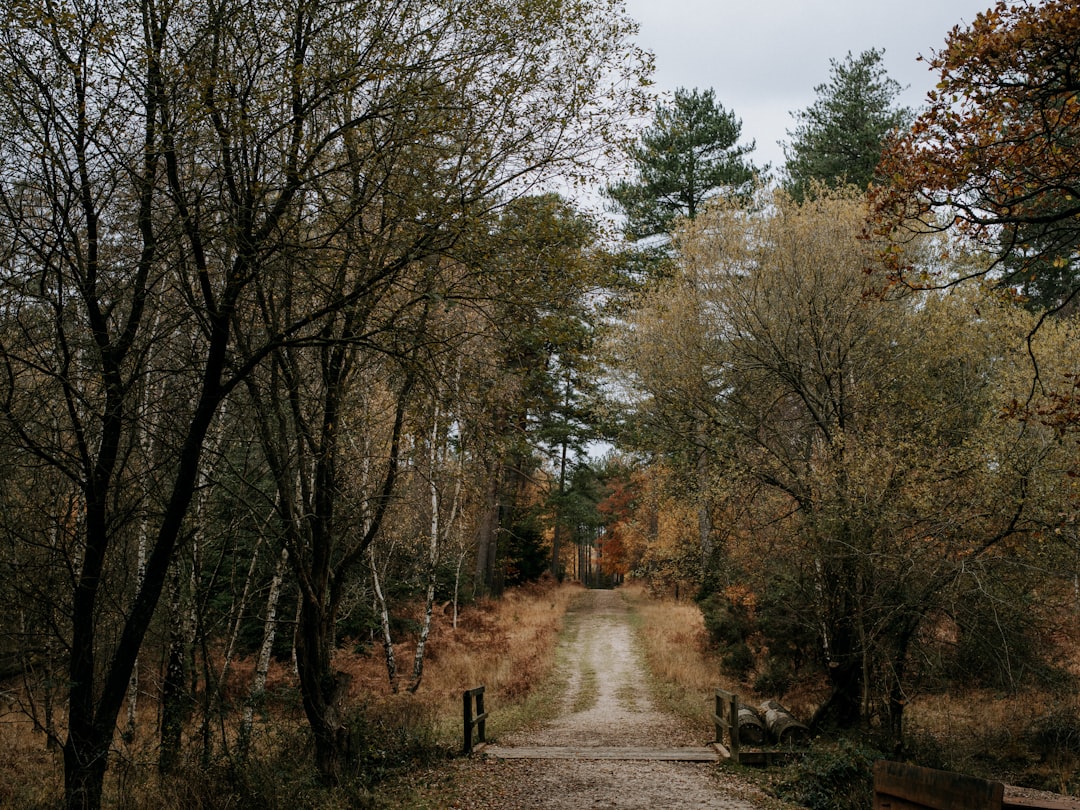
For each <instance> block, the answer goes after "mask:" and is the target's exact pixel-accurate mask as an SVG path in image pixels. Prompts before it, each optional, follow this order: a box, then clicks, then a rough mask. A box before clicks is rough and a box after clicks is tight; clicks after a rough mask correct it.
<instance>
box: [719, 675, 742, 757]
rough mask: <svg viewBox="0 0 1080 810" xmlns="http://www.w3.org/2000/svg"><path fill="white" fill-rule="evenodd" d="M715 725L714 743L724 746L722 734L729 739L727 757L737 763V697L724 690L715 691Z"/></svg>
mask: <svg viewBox="0 0 1080 810" xmlns="http://www.w3.org/2000/svg"><path fill="white" fill-rule="evenodd" d="M713 723H714V724H715V725H716V742H717V743H718V744H719V745H721V746H723V745H724V733H725V732H727V736H728V737H729V738H730V741H729V744H728V746H727V748H728V756H730V757H731V761H732V762H734V763H736V764H737V763H738V762H739V696H738V695H736V694H735V693H734V692H728V691H727V690H724V689H717V690H716V710H715V711H714V712H713Z"/></svg>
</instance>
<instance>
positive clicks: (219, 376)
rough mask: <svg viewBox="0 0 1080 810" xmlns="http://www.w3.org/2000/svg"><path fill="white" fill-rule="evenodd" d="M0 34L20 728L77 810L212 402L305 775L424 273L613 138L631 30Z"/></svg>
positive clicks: (369, 25) (209, 431)
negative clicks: (239, 483) (310, 733)
mask: <svg viewBox="0 0 1080 810" xmlns="http://www.w3.org/2000/svg"><path fill="white" fill-rule="evenodd" d="M3 23H4V24H3V26H2V32H3V33H2V34H0V66H2V71H0V72H2V73H3V76H4V80H3V82H2V83H0V126H2V127H3V131H4V136H5V137H4V138H3V139H0V142H2V146H0V167H2V176H0V233H2V243H3V248H2V252H0V318H2V324H0V367H2V373H0V374H2V376H0V416H2V418H3V430H2V431H0V441H2V442H3V444H4V450H5V453H6V455H7V456H8V457H9V458H10V459H11V460H12V461H13V462H14V463H15V465H16V467H17V468H18V469H19V470H21V471H22V473H21V477H20V478H19V479H17V480H16V481H14V483H17V484H18V486H17V488H16V489H15V491H13V492H5V498H6V506H7V507H8V508H7V509H6V510H5V512H4V518H3V520H4V524H5V525H4V534H3V536H4V538H5V542H6V543H8V545H7V547H6V556H5V559H6V560H9V561H10V560H20V561H25V563H26V565H25V567H23V566H22V565H21V564H20V566H19V570H20V571H33V570H37V571H41V572H49V574H48V575H49V577H50V578H51V579H50V581H48V582H46V580H41V582H40V583H37V584H34V585H33V586H32V587H31V586H30V584H29V583H23V585H22V586H21V587H24V588H25V589H26V592H27V594H28V595H35V596H36V597H39V598H40V599H41V600H43V601H42V602H41V603H40V604H39V605H38V606H35V608H34V610H33V611H28V612H27V613H26V615H25V618H26V620H27V622H28V625H27V626H28V628H30V626H31V625H32V630H33V633H34V638H36V639H48V641H47V642H45V643H47V645H49V646H48V649H49V650H50V651H51V652H50V655H52V654H53V652H55V653H56V654H55V656H53V657H51V658H49V659H48V660H50V662H51V663H50V665H49V666H50V667H51V669H50V673H49V678H50V682H52V683H56V682H62V683H64V684H66V687H65V688H64V689H63V690H61V691H62V692H65V693H66V694H63V695H62V697H63V699H65V700H66V709H67V711H66V713H65V721H66V722H65V725H64V726H59V725H52V723H51V721H49V720H47V721H46V723H45V725H46V726H49V727H50V728H49V732H50V733H52V734H54V735H56V736H57V737H58V738H59V737H60V736H62V737H63V747H64V770H65V790H66V803H67V805H68V806H69V807H73V808H74V807H87V808H95V807H98V806H100V804H101V802H102V788H103V783H104V775H105V771H106V768H107V764H108V759H109V752H110V748H111V745H112V741H113V736H114V732H115V728H116V721H117V717H118V714H119V712H120V709H121V706H122V704H123V702H124V700H125V698H126V697H127V695H128V694H129V683H130V677H131V675H132V673H133V671H134V668H135V661H136V658H137V656H138V655H139V651H140V649H141V647H142V646H143V642H144V640H145V639H146V638H147V634H148V632H149V631H150V630H151V627H152V625H153V622H154V617H155V615H156V614H157V612H158V606H159V602H160V601H161V597H162V595H163V593H165V591H166V588H167V587H169V582H170V579H171V578H173V577H174V576H175V575H176V573H177V569H176V567H175V566H176V562H177V560H178V558H179V555H180V554H181V552H182V551H185V550H193V549H194V548H195V547H196V544H197V543H198V542H200V541H199V538H200V537H202V536H204V535H203V534H202V533H203V532H204V530H205V528H206V525H205V523H204V521H205V520H206V516H207V515H208V514H210V512H209V511H203V507H206V508H207V510H209V509H210V508H212V506H213V504H209V503H207V502H206V500H205V498H206V497H207V494H208V493H209V491H210V490H209V479H208V477H207V476H209V475H211V474H212V470H210V469H209V468H208V465H207V461H208V456H209V455H211V454H214V457H215V458H217V455H216V454H217V452H218V450H219V448H221V449H222V452H224V451H225V450H227V449H230V448H232V449H234V446H233V445H231V443H230V442H229V441H228V436H225V437H224V438H220V437H219V436H218V431H221V430H225V429H228V428H231V427H232V426H233V425H234V424H236V423H235V422H233V421H232V420H233V417H234V415H233V414H232V413H231V411H230V410H229V408H228V407H227V406H226V403H227V402H233V401H236V402H237V403H239V402H242V401H244V400H242V399H241V394H244V395H245V396H248V397H250V398H249V399H248V400H247V402H259V403H261V406H260V407H258V408H256V409H255V410H254V411H253V414H254V415H257V416H258V417H259V420H258V421H259V423H260V427H261V429H262V437H263V441H262V447H263V449H264V451H265V456H266V458H267V459H268V460H269V459H271V457H274V458H273V460H274V461H275V463H274V464H271V465H269V467H268V468H266V469H269V470H270V471H271V472H272V473H273V476H274V481H273V487H272V488H271V489H267V488H264V487H265V485H266V484H267V481H266V480H265V478H261V477H260V476H255V477H254V479H255V480H258V481H259V484H260V485H261V486H260V489H259V493H260V494H262V495H263V496H267V499H266V501H264V502H263V503H262V504H261V507H260V509H261V511H262V513H263V514H264V515H265V514H266V508H267V507H268V506H270V505H272V506H273V508H274V511H275V514H276V516H277V517H278V518H279V519H280V522H279V523H277V528H279V529H280V530H281V532H280V534H275V536H276V537H281V538H284V539H285V542H286V547H287V550H288V553H289V556H288V561H289V564H290V565H291V566H292V572H293V574H294V575H295V576H296V583H297V584H298V585H299V590H300V597H299V598H300V624H301V626H302V628H303V632H301V633H300V635H299V643H298V645H297V658H298V662H299V663H300V665H301V671H302V672H303V677H302V679H301V683H302V691H303V693H304V701H305V708H306V709H307V713H308V718H309V720H310V721H311V724H312V727H313V729H314V731H315V738H316V748H317V752H318V756H317V759H318V762H319V765H320V768H321V770H322V775H323V777H324V778H325V779H326V780H327V781H331V782H332V781H334V780H335V779H336V778H338V776H339V775H340V774H341V766H342V762H343V760H342V755H343V751H344V742H345V734H344V730H343V726H342V725H341V723H340V717H335V715H334V711H335V709H334V707H335V703H334V700H335V696H337V695H339V693H340V685H341V684H340V680H339V679H338V677H337V674H336V673H335V672H334V670H333V667H332V663H331V661H330V656H329V647H328V645H332V643H333V638H334V622H335V615H336V614H335V605H336V604H338V603H339V601H340V599H341V597H342V589H343V588H344V587H345V586H346V582H347V581H348V579H349V578H350V573H351V572H353V571H354V570H355V567H356V566H355V563H356V561H357V559H358V558H359V555H360V554H361V553H362V552H363V550H364V549H365V547H367V546H368V545H369V544H370V543H371V541H372V539H373V537H374V534H375V533H376V532H377V531H378V527H379V524H380V517H381V516H382V515H383V514H384V510H386V509H388V508H389V507H388V503H389V501H390V496H391V495H392V494H393V490H394V486H395V480H396V472H395V470H396V469H397V468H398V465H399V464H400V459H401V452H402V448H401V444H400V442H401V440H402V437H403V425H404V422H405V420H406V417H407V416H409V415H410V414H411V413H412V411H411V410H410V409H412V408H414V407H415V399H414V398H413V397H414V394H415V393H416V392H417V391H418V390H420V389H419V387H418V381H419V380H420V379H421V375H422V371H423V370H424V364H425V363H426V362H427V360H428V357H429V352H428V349H429V347H430V342H431V340H432V335H431V333H430V330H429V324H430V323H431V322H432V318H433V314H434V313H435V311H436V310H437V309H438V308H439V307H440V306H443V304H442V303H441V302H442V301H445V300H446V298H445V290H446V284H445V281H444V279H445V276H444V275H443V273H444V271H445V270H446V268H447V267H448V266H449V265H450V264H451V263H452V261H451V260H452V259H453V257H454V255H455V252H461V247H462V245H463V244H465V243H466V242H467V241H468V240H475V239H485V238H488V237H489V236H490V233H488V234H485V232H484V227H483V223H485V222H487V221H489V217H490V212H491V211H493V210H495V209H497V208H499V207H500V206H501V205H503V204H505V203H506V201H507V200H509V199H511V198H513V197H514V196H519V195H521V194H523V193H525V192H526V191H527V190H528V188H529V184H530V183H531V182H533V181H534V180H536V179H537V178H538V177H541V176H543V175H544V174H545V173H548V172H551V171H555V170H556V169H558V170H560V171H562V170H565V171H570V172H574V171H578V170H580V169H581V167H582V166H583V165H585V163H587V161H588V159H589V158H590V156H592V155H594V154H595V153H596V151H597V150H598V149H600V148H601V147H602V145H603V144H604V143H605V142H606V141H609V140H610V139H611V138H612V137H613V134H612V133H613V129H612V128H613V127H616V126H617V125H618V120H619V111H620V110H624V109H625V108H626V105H627V104H628V103H630V102H631V101H632V99H631V98H630V96H632V95H633V91H630V93H629V96H628V95H627V93H626V92H625V91H624V90H622V89H620V88H622V87H629V86H635V82H634V81H633V74H634V73H635V72H636V71H637V69H638V62H637V60H636V57H635V50H634V49H633V47H632V46H631V45H629V44H628V43H627V41H626V39H625V38H626V36H627V34H628V33H629V32H630V29H631V24H630V23H629V22H628V21H627V20H626V18H625V17H624V16H622V15H621V13H619V10H618V8H614V9H613V8H612V7H611V5H610V4H607V3H592V2H591V1H590V0H581V1H580V2H577V1H575V2H571V3H569V4H563V5H562V6H560V9H559V13H553V12H552V10H551V7H550V5H549V4H547V3H539V2H531V0H524V1H523V2H517V3H503V2H499V1H498V0H495V1H494V2H491V3H481V4H479V5H478V4H476V3H473V4H471V5H470V6H469V8H468V9H467V10H466V9H465V8H464V7H463V6H458V5H454V6H448V5H444V4H438V3H421V4H407V5H405V6H402V4H400V3H396V2H387V3H374V4H372V3H362V4H357V3H350V2H346V3H337V4H332V5H326V4H317V3H314V4H313V3H310V2H306V0H298V2H294V3H288V4H286V5H285V6H284V7H275V8H273V9H265V8H261V7H257V6H252V5H251V4H244V3H229V2H226V3H224V4H221V3H217V4H209V5H207V6H205V7H203V6H199V5H198V4H196V5H194V6H185V7H183V8H182V9H181V8H179V7H177V8H173V7H169V8H164V7H162V6H160V5H159V4H157V3H154V2H150V1H149V0H145V1H144V0H134V2H130V3H119V4H111V5H109V6H108V7H93V8H91V7H89V6H85V5H84V4H79V3H61V4H59V5H55V6H51V7H50V8H49V9H48V10H45V9H43V8H33V9H31V8H28V7H26V6H24V5H18V4H17V5H16V6H12V7H10V8H8V9H6V10H5V11H4V12H3ZM613 65H614V66H617V67H616V68H615V74H618V75H613V74H612V66H613ZM538 66H542V68H543V69H542V70H541V69H539V67H538ZM600 66H603V71H601V70H600V69H599V68H600ZM601 74H603V75H604V76H607V77H609V78H610V81H608V79H602V78H600V77H601ZM620 77H621V78H625V79H627V81H626V83H625V84H623V83H622V82H621V78H620ZM457 264H458V266H460V262H458V263H457ZM474 269H475V267H474ZM522 271H523V272H528V268H523V270H522ZM360 371H363V372H365V373H368V374H370V375H372V376H376V375H378V376H379V377H380V378H381V384H382V385H385V389H384V390H380V392H379V393H380V394H385V395H386V396H387V399H386V400H383V401H385V402H386V403H388V406H389V411H388V413H389V414H390V418H389V421H388V422H381V421H380V422H378V423H372V424H370V429H371V434H370V438H371V439H372V441H371V442H370V445H369V449H370V451H371V453H372V455H368V456H367V457H366V459H364V458H362V459H360V460H361V461H366V462H368V463H370V465H371V466H370V475H369V477H368V479H367V481H368V482H370V483H371V484H372V486H370V487H369V488H367V489H365V490H364V491H363V493H361V495H360V497H359V498H358V500H356V501H352V502H350V503H349V504H348V507H349V508H346V507H345V503H344V502H343V495H344V493H343V489H344V487H345V485H346V477H345V475H344V472H343V469H342V464H343V462H344V459H345V449H344V445H345V443H346V442H347V440H348V437H347V436H346V435H345V434H343V432H342V431H343V425H346V424H348V420H349V415H350V414H349V409H350V408H354V407H357V403H358V402H359V403H361V404H362V403H363V397H364V393H365V392H364V391H363V389H362V388H358V387H357V384H356V383H357V380H358V374H359V373H360ZM223 413H226V414H228V420H226V419H225V417H224V416H223ZM367 427H369V425H365V428H367ZM246 435H251V433H248V434H246ZM215 466H216V465H215ZM218 469H221V470H224V469H225V467H221V468H218ZM232 472H233V473H234V474H235V470H233V471H232ZM376 482H378V483H376ZM275 551H276V550H275ZM192 553H193V556H197V555H194V551H193V552H192ZM276 556H277V555H276V554H275V555H273V557H276ZM188 574H189V575H190V576H189V575H185V577H182V578H181V579H184V580H187V581H189V582H192V583H194V585H195V586H198V584H199V582H200V577H199V572H198V569H197V567H196V568H194V569H192V570H190V571H189V572H188ZM185 587H190V586H185ZM178 604H180V603H178ZM22 638H24V639H25V638H29V636H27V635H25V634H23V635H22ZM36 656H37V654H36V653H35V655H34V659H35V660H36ZM176 739H178V738H176Z"/></svg>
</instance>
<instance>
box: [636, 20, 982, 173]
mask: <svg viewBox="0 0 1080 810" xmlns="http://www.w3.org/2000/svg"><path fill="white" fill-rule="evenodd" d="M991 5H993V0H906V1H905V0H899V2H898V1H897V0H726V1H725V0H711V1H710V0H626V7H627V10H628V12H629V14H630V16H631V17H633V18H634V19H636V20H637V21H638V22H639V23H640V25H641V31H640V33H639V35H638V37H637V42H638V44H639V45H641V46H642V47H643V48H645V49H646V50H649V51H652V53H653V54H655V56H656V72H655V74H654V76H653V78H654V80H655V81H656V85H655V87H654V89H655V90H657V91H660V92H671V91H673V90H674V89H675V88H676V87H686V88H694V87H698V88H702V89H704V88H708V87H711V88H713V89H714V90H715V91H716V98H717V100H718V101H719V102H720V103H721V104H723V105H724V107H725V108H726V109H728V110H734V112H735V115H736V116H738V117H739V118H741V119H742V122H743V127H742V133H743V138H742V142H743V143H746V142H749V141H750V140H755V141H756V142H757V143H756V146H757V148H756V149H755V151H754V152H753V153H752V155H751V159H752V160H753V162H754V163H755V164H756V165H759V166H760V165H762V164H763V163H770V164H772V166H773V168H774V169H776V168H778V167H779V166H781V165H782V164H783V152H782V150H781V148H780V147H779V146H778V145H777V141H781V140H783V141H786V140H789V138H788V135H787V130H789V129H794V126H795V122H794V119H793V118H792V117H791V113H792V112H794V111H796V110H802V109H805V108H806V107H808V106H810V104H812V103H813V102H814V98H815V95H814V87H815V86H816V85H819V84H821V83H823V82H825V81H826V80H827V79H828V77H829V59H837V60H842V59H843V58H844V56H845V55H846V54H847V52H848V51H851V52H852V53H853V54H859V53H861V52H862V51H865V50H868V49H869V48H881V49H884V50H885V58H884V63H885V68H886V70H887V71H888V74H889V75H890V76H891V77H892V78H894V79H896V81H898V82H899V83H900V84H901V86H905V87H907V88H908V89H907V90H906V91H905V93H904V95H903V96H901V98H900V102H901V103H902V104H905V105H907V106H910V107H913V108H916V109H917V108H918V107H920V106H921V105H922V104H923V102H924V100H925V98H926V93H927V91H929V90H930V89H932V88H933V86H934V85H935V84H936V82H937V78H936V76H934V75H933V74H931V73H930V72H929V71H928V70H927V68H926V65H925V64H924V63H922V62H918V61H916V60H917V57H918V56H919V55H920V54H922V55H925V56H929V55H930V54H931V52H932V51H936V50H940V49H941V48H942V47H943V45H944V43H945V37H946V35H947V34H948V32H949V31H950V29H952V27H953V26H954V25H957V24H963V25H965V26H966V24H968V23H970V22H971V21H972V20H973V19H974V18H975V16H976V15H977V14H978V13H979V12H981V11H985V10H986V9H987V8H989V7H990V6H991Z"/></svg>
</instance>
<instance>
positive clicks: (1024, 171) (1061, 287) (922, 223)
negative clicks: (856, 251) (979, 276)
mask: <svg viewBox="0 0 1080 810" xmlns="http://www.w3.org/2000/svg"><path fill="white" fill-rule="evenodd" d="M1078 41H1080V7H1078V6H1077V5H1076V3H1073V2H1069V0H1051V2H1046V3H1039V4H1020V5H1010V4H1008V3H1005V2H999V3H998V4H997V5H995V6H994V7H993V8H991V9H989V10H988V11H986V12H984V13H982V14H980V15H979V16H978V17H976V18H975V21H974V22H973V23H972V24H971V25H970V26H969V27H967V28H961V27H959V26H957V27H956V28H954V29H953V30H952V31H951V32H950V33H949V36H948V39H947V41H946V43H945V47H944V49H943V50H941V51H940V52H938V53H935V54H934V55H933V56H932V58H930V60H929V63H930V66H931V67H932V68H933V69H934V70H936V71H938V72H939V74H940V80H939V82H938V85H937V88H936V90H934V91H933V92H932V93H931V94H930V96H929V106H928V108H927V109H926V110H925V111H923V112H922V113H920V114H919V116H918V117H917V118H916V120H915V122H914V125H913V126H912V128H911V130H910V132H908V133H907V134H906V135H905V136H904V137H903V138H901V139H899V140H898V141H897V142H896V143H895V144H893V145H892V146H891V147H890V148H889V149H888V150H887V152H886V154H885V156H884V159H883V163H882V167H881V171H882V175H883V176H884V177H885V178H887V179H888V181H889V185H888V187H887V188H884V189H883V190H882V191H881V193H880V194H879V197H878V201H877V213H878V217H879V218H880V220H881V222H882V227H883V229H884V230H888V229H892V228H896V227H901V228H906V229H914V230H919V229H927V228H929V229H940V228H948V227H953V226H954V225H956V226H957V227H959V228H961V229H962V230H963V231H964V232H965V233H967V234H970V235H971V236H973V237H974V238H976V239H978V240H980V241H981V242H983V243H984V244H985V245H986V246H987V247H989V248H990V249H991V250H992V251H994V253H995V254H996V255H997V257H998V258H999V259H1000V260H1001V261H1000V262H999V263H998V264H997V266H996V267H992V268H988V269H987V271H986V272H993V271H1002V270H1003V271H1004V275H1005V279H1004V280H1005V283H1007V284H1009V285H1010V286H1015V287H1016V288H1018V289H1019V291H1020V292H1022V293H1023V294H1025V295H1027V296H1029V297H1031V298H1032V299H1034V300H1035V301H1037V303H1038V304H1039V305H1041V306H1044V307H1047V308H1050V309H1052V310H1063V309H1065V308H1067V307H1069V306H1070V304H1072V302H1074V301H1075V299H1076V296H1077V293H1078V291H1080V284H1078V283H1077V277H1076V267H1077V264H1076V262H1077V258H1078V252H1080V149H1078V148H1077V146H1078V144H1080V78H1078V77H1080V50H1078V49H1077V44H1076V43H1077V42H1078ZM895 269H896V270H897V271H899V272H900V273H901V275H904V270H905V268H903V267H896V268H895Z"/></svg>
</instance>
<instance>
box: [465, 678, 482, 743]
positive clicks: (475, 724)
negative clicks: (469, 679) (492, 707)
mask: <svg viewBox="0 0 1080 810" xmlns="http://www.w3.org/2000/svg"><path fill="white" fill-rule="evenodd" d="M474 701H475V705H476V711H475V712H474V711H473V703H474ZM461 702H462V704H463V708H464V712H463V714H464V719H465V746H464V751H465V753H466V754H471V753H472V752H473V747H474V743H473V730H474V729H475V730H476V732H477V734H476V736H477V738H478V739H477V740H476V742H477V743H480V744H481V745H483V744H485V743H487V737H486V735H485V728H484V726H485V721H486V720H487V712H485V711H484V687H482V686H478V687H476V688H475V689H466V690H465V691H464V692H463V693H462V696H461Z"/></svg>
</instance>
